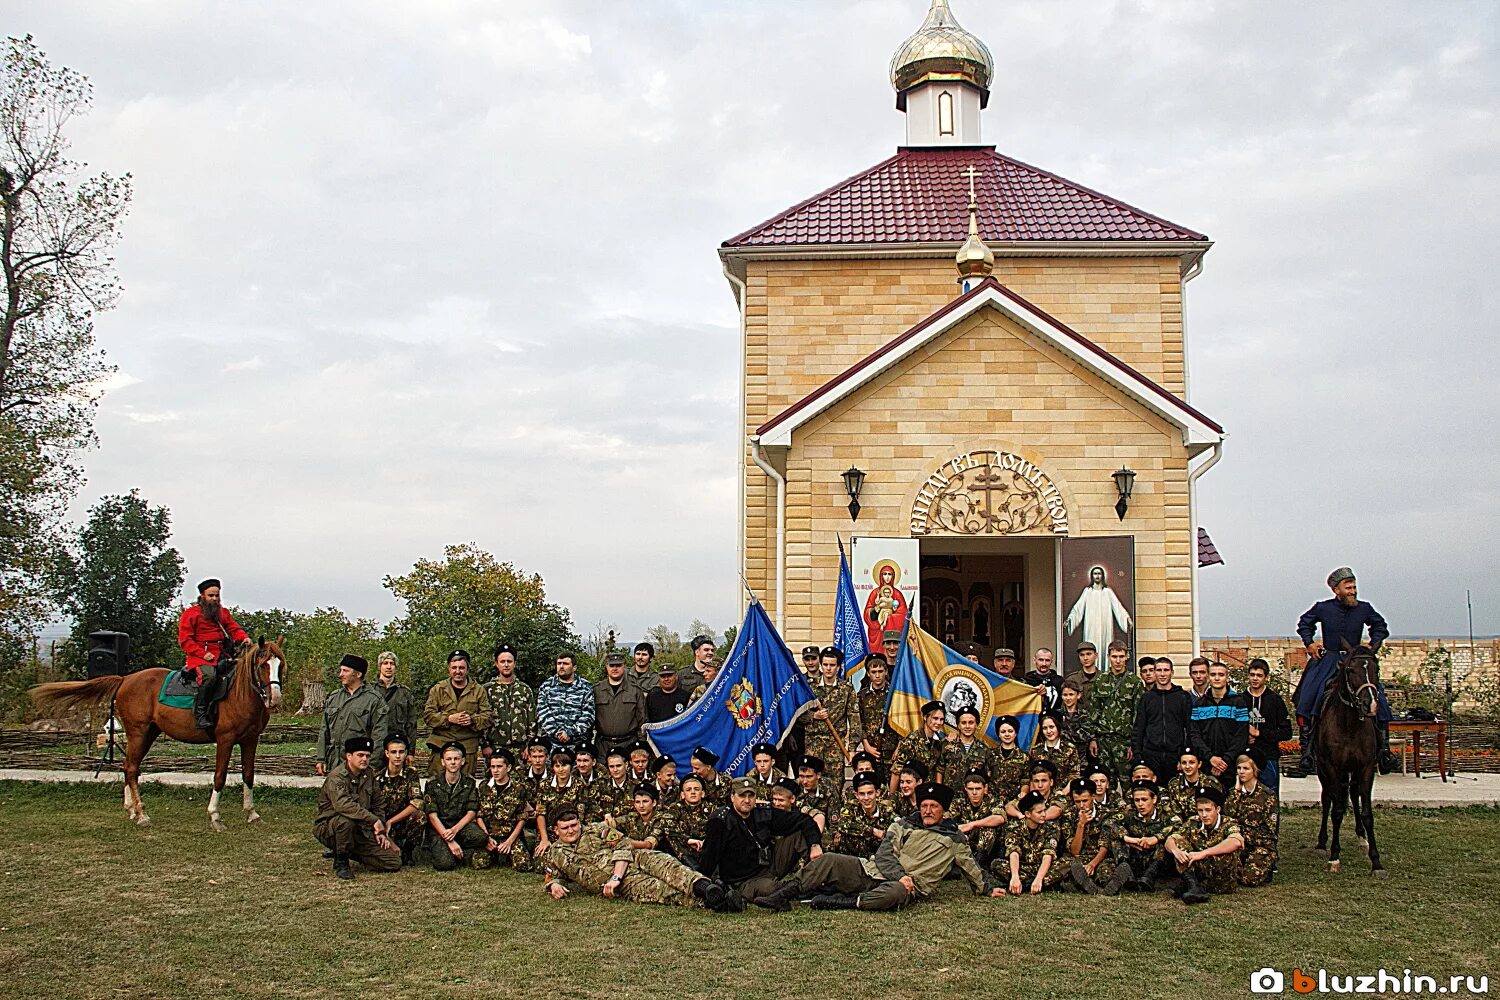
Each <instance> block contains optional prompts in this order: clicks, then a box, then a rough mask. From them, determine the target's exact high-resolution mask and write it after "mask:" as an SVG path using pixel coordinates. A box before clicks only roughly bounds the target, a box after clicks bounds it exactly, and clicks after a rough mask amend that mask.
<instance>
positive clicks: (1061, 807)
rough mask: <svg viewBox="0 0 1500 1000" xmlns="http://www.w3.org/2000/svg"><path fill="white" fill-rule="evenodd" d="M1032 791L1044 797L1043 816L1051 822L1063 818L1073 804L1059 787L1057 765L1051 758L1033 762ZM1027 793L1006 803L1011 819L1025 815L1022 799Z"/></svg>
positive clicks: (1006, 812) (1006, 809)
mask: <svg viewBox="0 0 1500 1000" xmlns="http://www.w3.org/2000/svg"><path fill="white" fill-rule="evenodd" d="M1030 792H1036V793H1037V794H1038V795H1040V796H1041V797H1042V804H1043V816H1042V818H1043V819H1045V820H1046V821H1047V822H1049V823H1055V822H1056V821H1057V820H1059V819H1061V818H1062V814H1063V813H1064V812H1065V811H1066V810H1067V808H1068V806H1069V805H1071V804H1072V802H1071V800H1070V799H1069V798H1068V796H1067V793H1066V792H1063V791H1062V790H1060V789H1059V788H1058V787H1057V765H1056V764H1054V763H1052V761H1050V760H1046V759H1042V760H1034V761H1032V762H1031V788H1030V789H1029V790H1028V792H1027V794H1030ZM1025 797H1026V796H1025V795H1020V796H1017V797H1016V798H1013V799H1011V800H1010V801H1009V802H1007V803H1005V815H1006V816H1009V817H1010V818H1011V819H1021V818H1023V816H1024V815H1025V813H1024V811H1023V810H1022V809H1021V799H1023V798H1025Z"/></svg>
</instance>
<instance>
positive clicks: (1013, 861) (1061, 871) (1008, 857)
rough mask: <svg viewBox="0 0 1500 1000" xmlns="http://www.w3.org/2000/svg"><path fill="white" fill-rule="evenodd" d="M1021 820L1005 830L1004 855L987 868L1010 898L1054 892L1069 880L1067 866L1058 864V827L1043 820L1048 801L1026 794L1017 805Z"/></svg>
mask: <svg viewBox="0 0 1500 1000" xmlns="http://www.w3.org/2000/svg"><path fill="white" fill-rule="evenodd" d="M1018 805H1019V807H1020V813H1021V818H1020V820H1019V821H1018V822H1014V823H1008V824H1006V827H1005V854H1004V856H1003V857H1000V858H996V859H995V861H994V862H993V863H992V864H991V865H990V873H991V874H993V875H994V876H995V877H996V879H998V880H999V881H1000V882H1002V883H1006V884H1007V891H1008V892H1009V893H1010V894H1011V895H1012V896H1021V895H1025V894H1026V893H1028V892H1030V893H1032V894H1033V895H1035V894H1036V893H1039V892H1041V891H1042V890H1043V889H1055V888H1057V887H1058V886H1059V885H1061V884H1062V883H1063V882H1065V881H1066V880H1067V878H1068V868H1067V866H1066V865H1059V864H1058V863H1057V837H1058V833H1057V824H1056V823H1055V822H1053V821H1051V820H1049V819H1047V818H1046V813H1047V800H1046V799H1045V798H1044V797H1043V796H1042V795H1041V794H1040V793H1038V792H1027V793H1026V794H1025V795H1023V796H1021V800H1020V802H1019V803H1018Z"/></svg>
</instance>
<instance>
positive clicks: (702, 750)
mask: <svg viewBox="0 0 1500 1000" xmlns="http://www.w3.org/2000/svg"><path fill="white" fill-rule="evenodd" d="M642 749H645V748H644V747H642ZM693 756H694V757H696V758H697V759H698V760H701V761H703V763H705V764H707V765H708V766H709V767H713V766H714V765H715V764H717V763H718V762H719V755H718V754H716V753H714V752H713V751H712V750H710V749H709V748H708V747H694V748H693Z"/></svg>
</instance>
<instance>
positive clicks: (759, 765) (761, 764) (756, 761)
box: [749, 743, 786, 802]
mask: <svg viewBox="0 0 1500 1000" xmlns="http://www.w3.org/2000/svg"><path fill="white" fill-rule="evenodd" d="M749 777H751V778H753V779H755V789H756V795H755V801H757V802H770V801H771V789H772V788H774V787H775V786H776V784H777V782H779V781H781V779H782V778H785V777H786V774H785V772H783V771H782V770H781V768H779V767H777V766H776V747H775V746H774V745H772V744H770V743H757V744H755V746H754V747H752V748H751V749H750V775H749Z"/></svg>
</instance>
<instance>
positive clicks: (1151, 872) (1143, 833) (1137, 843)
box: [1096, 689, 1182, 892]
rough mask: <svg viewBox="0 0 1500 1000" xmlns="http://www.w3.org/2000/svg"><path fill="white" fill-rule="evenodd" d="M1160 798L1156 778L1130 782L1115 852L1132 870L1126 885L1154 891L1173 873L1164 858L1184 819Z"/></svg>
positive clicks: (1119, 860)
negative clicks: (1159, 883)
mask: <svg viewBox="0 0 1500 1000" xmlns="http://www.w3.org/2000/svg"><path fill="white" fill-rule="evenodd" d="M1096 690H1097V689H1096ZM1160 799H1161V790H1160V788H1159V787H1158V786H1157V784H1156V782H1154V781H1133V782H1131V784H1130V803H1131V809H1130V811H1129V812H1128V813H1126V814H1125V819H1124V821H1122V822H1121V823H1120V826H1119V831H1120V846H1119V852H1118V854H1117V855H1116V859H1117V861H1118V862H1119V863H1120V864H1123V865H1125V866H1126V867H1128V868H1129V870H1130V873H1131V874H1130V878H1128V879H1127V880H1126V883H1125V887H1126V888H1130V889H1136V890H1139V891H1141V892H1155V891H1156V880H1157V879H1159V878H1163V877H1165V876H1167V875H1169V874H1171V872H1170V870H1169V869H1168V867H1167V866H1166V864H1165V862H1164V860H1163V859H1164V858H1165V857H1166V850H1167V836H1168V835H1169V834H1170V833H1172V831H1173V830H1175V829H1177V827H1178V826H1180V825H1181V824H1182V820H1181V819H1180V818H1179V817H1177V816H1174V815H1172V814H1170V813H1168V812H1167V811H1166V810H1165V809H1163V808H1162V807H1161V801H1160Z"/></svg>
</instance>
